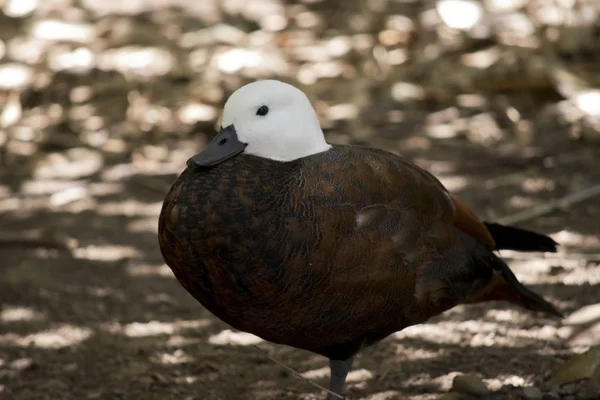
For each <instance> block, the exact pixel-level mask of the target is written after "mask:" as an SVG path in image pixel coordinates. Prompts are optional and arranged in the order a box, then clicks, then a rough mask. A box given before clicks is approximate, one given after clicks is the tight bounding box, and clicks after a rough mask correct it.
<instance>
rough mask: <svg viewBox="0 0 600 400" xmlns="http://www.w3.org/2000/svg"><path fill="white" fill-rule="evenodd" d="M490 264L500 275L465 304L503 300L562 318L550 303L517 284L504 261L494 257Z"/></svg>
mask: <svg viewBox="0 0 600 400" xmlns="http://www.w3.org/2000/svg"><path fill="white" fill-rule="evenodd" d="M492 262H493V265H492V268H493V269H494V270H495V271H496V273H497V272H499V273H500V275H495V276H494V277H493V278H492V279H491V281H490V282H489V283H488V284H487V285H486V286H485V287H484V288H482V289H480V290H479V291H477V292H475V293H474V294H473V295H472V296H471V297H470V298H469V299H467V301H466V303H480V302H483V301H492V300H505V301H509V302H511V303H513V304H516V305H518V306H521V307H523V308H526V309H528V310H531V311H539V312H542V313H544V314H547V315H550V316H553V317H557V318H564V316H563V314H562V313H561V312H560V311H558V309H557V308H556V307H554V306H553V305H552V304H551V303H550V302H548V301H546V300H545V299H544V298H543V297H542V296H540V295H539V294H537V293H535V292H533V291H531V290H530V289H528V288H527V287H525V285H523V284H522V283H521V282H519V280H518V279H517V277H516V276H515V274H514V273H513V272H512V271H511V270H510V268H509V267H508V265H506V263H505V262H504V261H502V260H501V259H499V258H498V257H496V256H494V257H493V261H492Z"/></svg>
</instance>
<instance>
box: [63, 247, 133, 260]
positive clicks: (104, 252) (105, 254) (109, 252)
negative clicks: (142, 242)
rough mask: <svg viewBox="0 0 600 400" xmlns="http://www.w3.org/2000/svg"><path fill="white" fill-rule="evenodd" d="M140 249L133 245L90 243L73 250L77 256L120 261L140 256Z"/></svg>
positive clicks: (88, 258)
mask: <svg viewBox="0 0 600 400" xmlns="http://www.w3.org/2000/svg"><path fill="white" fill-rule="evenodd" d="M140 254H141V253H140V251H139V250H138V249H137V248H135V247H133V246H119V245H90V246H86V247H79V248H77V249H74V250H73V256H74V257H75V258H83V259H87V260H94V261H118V260H123V259H126V258H133V257H138V256H140Z"/></svg>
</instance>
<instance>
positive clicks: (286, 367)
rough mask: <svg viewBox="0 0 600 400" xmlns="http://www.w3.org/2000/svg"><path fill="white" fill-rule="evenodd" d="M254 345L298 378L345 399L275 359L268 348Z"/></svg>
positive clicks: (342, 397)
mask: <svg viewBox="0 0 600 400" xmlns="http://www.w3.org/2000/svg"><path fill="white" fill-rule="evenodd" d="M254 347H255V348H256V349H257V350H258V351H260V352H262V353H264V354H265V355H266V356H267V358H268V359H269V360H271V361H273V362H274V363H275V364H277V365H279V366H282V367H283V368H285V369H287V370H288V371H290V372H291V373H292V374H294V375H295V376H296V377H298V378H300V379H302V380H303V381H306V382H308V383H309V384H311V385H313V386H314V387H316V388H319V389H321V390H324V391H325V392H327V393H328V394H330V395H332V396H333V397H336V398H338V399H342V400H344V396H340V395H339V394H337V393H334V392H332V391H331V390H329V389H326V388H324V387H323V386H321V385H319V384H317V383H314V382H313V381H311V380H310V379H307V378H305V377H303V376H302V374H300V373H299V372H297V371H296V370H294V369H292V368H291V367H288V366H287V365H285V364H284V363H282V362H281V361H278V360H276V359H274V358H273V357H271V356H270V355H269V353H267V351H266V350H263V349H261V348H260V347H258V346H256V345H254Z"/></svg>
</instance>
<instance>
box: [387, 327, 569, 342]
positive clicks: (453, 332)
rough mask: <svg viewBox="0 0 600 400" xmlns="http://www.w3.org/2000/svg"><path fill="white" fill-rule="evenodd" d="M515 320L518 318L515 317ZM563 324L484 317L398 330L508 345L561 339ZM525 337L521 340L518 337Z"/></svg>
mask: <svg viewBox="0 0 600 400" xmlns="http://www.w3.org/2000/svg"><path fill="white" fill-rule="evenodd" d="M511 322H515V321H511ZM564 333H565V332H564V331H561V330H560V328H558V327H555V326H551V325H545V326H542V327H539V328H530V329H520V328H519V327H518V326H508V325H507V324H506V323H502V324H500V323H495V322H484V321H441V322H438V323H435V324H421V325H415V326H411V327H409V328H406V329H404V330H403V331H400V332H397V333H394V334H393V335H392V336H393V337H394V338H396V339H405V338H414V339H419V340H430V341H433V342H438V343H449V344H459V343H468V344H469V346H471V347H488V346H492V345H494V346H498V345H500V346H506V347H515V346H517V345H516V344H515V343H519V342H520V344H519V345H522V344H523V340H526V339H528V340H538V339H539V338H544V339H546V340H557V339H560V338H561V337H562V336H563V335H564ZM515 339H521V340H515Z"/></svg>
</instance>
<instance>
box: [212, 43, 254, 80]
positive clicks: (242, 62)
mask: <svg viewBox="0 0 600 400" xmlns="http://www.w3.org/2000/svg"><path fill="white" fill-rule="evenodd" d="M262 62H264V60H263V56H262V55H261V53H260V52H259V51H256V50H249V49H243V48H239V49H231V50H227V51H225V52H223V53H222V54H220V55H219V56H218V57H217V66H218V67H219V69H220V70H221V71H223V72H227V73H230V74H232V73H234V72H237V71H239V70H241V69H243V68H247V67H250V68H253V67H257V66H259V65H260V64H261V63H262Z"/></svg>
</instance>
